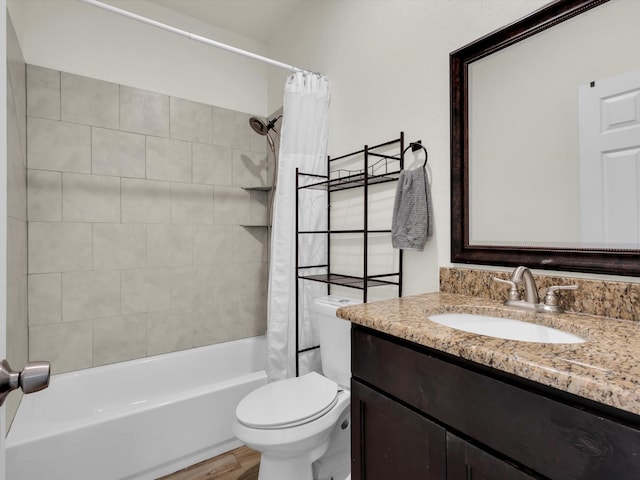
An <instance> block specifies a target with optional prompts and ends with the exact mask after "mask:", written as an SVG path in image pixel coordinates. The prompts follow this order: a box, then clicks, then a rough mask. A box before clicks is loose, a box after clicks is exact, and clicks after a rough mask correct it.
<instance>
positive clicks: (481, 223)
mask: <svg viewBox="0 0 640 480" xmlns="http://www.w3.org/2000/svg"><path fill="white" fill-rule="evenodd" d="M638 18H640V2H638V1H636V0H559V1H555V2H552V3H550V4H547V5H545V6H544V7H543V8H541V9H540V10H537V11H535V12H533V13H532V14H530V15H528V16H527V17H525V18H522V19H520V20H518V21H516V22H514V23H512V24H510V25H508V26H506V27H504V28H502V29H500V30H497V31H495V32H493V33H490V34H488V35H486V36H485V37H482V38H480V39H478V40H476V41H474V42H472V43H470V44H468V45H466V46H464V47H462V48H461V49H459V50H456V51H455V52H453V53H452V54H451V56H450V69H451V70H450V75H451V255H452V262H455V263H474V264H488V265H504V266H515V265H527V266H530V267H535V268H547V269H554V270H569V271H583V272H594V273H606V274H616V275H632V276H640V56H639V55H638V45H640V29H639V28H637V19H638Z"/></svg>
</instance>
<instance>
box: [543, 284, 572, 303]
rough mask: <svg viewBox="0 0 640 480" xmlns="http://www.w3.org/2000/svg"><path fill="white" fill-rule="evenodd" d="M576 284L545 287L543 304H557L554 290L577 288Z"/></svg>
mask: <svg viewBox="0 0 640 480" xmlns="http://www.w3.org/2000/svg"><path fill="white" fill-rule="evenodd" d="M577 289H578V285H554V286H552V287H549V288H547V294H546V295H545V296H544V304H545V305H553V306H555V305H558V296H557V295H556V292H557V291H558V290H577Z"/></svg>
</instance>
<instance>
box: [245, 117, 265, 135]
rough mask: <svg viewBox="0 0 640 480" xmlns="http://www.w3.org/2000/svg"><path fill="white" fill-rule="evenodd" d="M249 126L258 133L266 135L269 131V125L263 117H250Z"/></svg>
mask: <svg viewBox="0 0 640 480" xmlns="http://www.w3.org/2000/svg"><path fill="white" fill-rule="evenodd" d="M249 126H250V127H251V128H252V129H253V131H254V132H256V133H257V134H258V135H266V134H267V133H269V127H267V124H266V123H264V121H263V120H262V119H261V118H258V117H251V118H250V119H249Z"/></svg>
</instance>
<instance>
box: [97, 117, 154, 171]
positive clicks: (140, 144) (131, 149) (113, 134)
mask: <svg viewBox="0 0 640 480" xmlns="http://www.w3.org/2000/svg"><path fill="white" fill-rule="evenodd" d="M91 130H92V134H91V139H92V147H91V166H92V172H93V173H94V174H98V175H115V176H117V177H133V178H144V176H145V137H144V135H138V134H135V133H128V132H118V131H115V130H108V129H105V128H92V129H91Z"/></svg>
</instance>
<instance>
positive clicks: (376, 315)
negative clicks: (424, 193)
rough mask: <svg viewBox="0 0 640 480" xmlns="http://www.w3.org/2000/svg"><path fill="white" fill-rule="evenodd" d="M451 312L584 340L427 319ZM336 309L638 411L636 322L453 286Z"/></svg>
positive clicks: (639, 326) (639, 338) (639, 340)
mask: <svg viewBox="0 0 640 480" xmlns="http://www.w3.org/2000/svg"><path fill="white" fill-rule="evenodd" d="M450 312H460V313H463V312H466V313H477V314H486V315H492V316H499V317H508V318H514V319H518V320H524V321H529V322H532V323H539V324H542V325H546V326H548V327H554V328H558V329H561V330H564V331H566V332H570V333H573V334H576V335H579V336H581V337H583V338H585V339H586V340H587V341H586V342H584V343H576V344H545V343H533V342H522V341H515V340H504V339H500V338H494V337H487V336H483V335H477V334H474V333H467V332H464V331H461V330H456V329H453V328H449V327H445V326H443V325H440V324H437V323H434V322H432V321H430V320H428V316H429V315H430V314H431V315H435V314H438V313H450ZM337 315H338V316H339V317H341V318H344V319H346V320H349V321H351V322H352V323H355V324H358V325H363V326H366V327H370V328H372V329H374V330H378V331H380V332H384V333H388V334H390V335H393V336H396V337H399V338H402V339H405V340H409V341H412V342H415V343H418V344H420V345H424V346H427V347H431V348H434V349H436V350H440V351H442V352H446V353H448V354H451V355H455V356H457V357H461V358H464V359H467V360H471V361H473V362H476V363H479V364H482V365H486V366H489V367H492V368H495V369H497V370H501V371H504V372H508V373H511V374H514V375H517V376H519V377H523V378H526V379H529V380H533V381H535V382H538V383H541V384H544V385H548V386H550V387H554V388H557V389H559V390H563V391H566V392H569V393H572V394H575V395H578V396H581V397H585V398H588V399H590V400H595V401H596V402H599V403H603V404H605V405H609V406H612V407H615V408H618V409H621V410H625V411H627V412H631V413H634V414H637V415H640V322H633V321H629V320H617V319H612V318H606V317H597V316H593V315H580V314H574V313H563V314H543V313H533V312H528V311H525V310H520V309H515V308H512V307H506V306H504V305H502V304H501V303H500V302H496V301H494V300H487V299H482V298H477V297H469V296H465V295H458V294H451V293H429V294H424V295H415V296H410V297H402V298H394V299H391V300H384V301H379V302H372V303H367V304H362V305H354V306H349V307H342V308H340V309H338V312H337Z"/></svg>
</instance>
